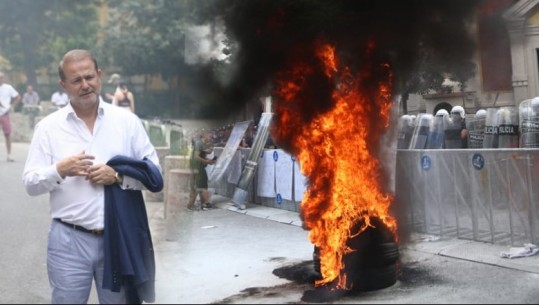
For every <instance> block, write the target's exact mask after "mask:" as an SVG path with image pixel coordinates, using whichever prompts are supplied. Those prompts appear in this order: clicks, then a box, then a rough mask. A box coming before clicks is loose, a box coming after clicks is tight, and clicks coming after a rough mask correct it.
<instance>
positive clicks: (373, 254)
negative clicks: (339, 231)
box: [301, 219, 399, 303]
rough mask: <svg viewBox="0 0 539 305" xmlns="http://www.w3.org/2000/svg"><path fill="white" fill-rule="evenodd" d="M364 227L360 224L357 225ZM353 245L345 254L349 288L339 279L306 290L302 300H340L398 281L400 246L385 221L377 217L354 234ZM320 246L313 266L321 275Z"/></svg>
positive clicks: (350, 241)
mask: <svg viewBox="0 0 539 305" xmlns="http://www.w3.org/2000/svg"><path fill="white" fill-rule="evenodd" d="M357 227H358V228H359V227H360V226H359V225H358V226H357ZM348 246H350V248H351V249H353V251H352V252H350V253H348V254H346V255H345V256H344V258H343V263H344V265H345V270H343V271H342V272H343V273H344V274H345V275H346V278H347V287H349V288H348V289H342V288H338V287H337V285H336V283H335V282H331V283H328V284H324V285H321V286H317V287H315V288H314V289H313V290H307V291H305V292H304V294H303V296H302V298H301V300H302V301H305V302H310V303H323V302H331V301H334V300H337V299H339V298H341V297H344V296H346V295H347V294H349V293H358V292H365V291H372V290H378V289H382V288H386V287H389V286H392V285H393V284H395V283H396V282H397V277H398V272H399V246H398V244H397V242H396V241H395V239H394V237H393V235H392V234H391V232H390V231H389V230H388V229H387V228H386V227H385V226H384V224H383V222H382V221H380V220H378V219H373V221H372V226H371V227H369V228H367V229H366V230H365V231H363V232H362V233H361V234H359V235H357V236H355V237H353V238H351V239H350V240H349V241H348ZM320 267H321V262H320V258H319V249H318V248H317V247H316V246H315V247H314V251H313V268H314V271H315V272H316V273H317V274H319V275H320V276H321V272H320V271H321V270H320Z"/></svg>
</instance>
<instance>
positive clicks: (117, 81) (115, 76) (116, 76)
mask: <svg viewBox="0 0 539 305" xmlns="http://www.w3.org/2000/svg"><path fill="white" fill-rule="evenodd" d="M120 78H121V77H120V74H118V73H114V74H112V75H111V76H110V78H109V80H108V81H107V83H109V84H111V85H114V93H112V94H111V93H108V92H107V93H105V98H106V99H107V100H109V101H110V102H111V103H112V100H113V99H114V96H115V95H116V93H118V92H119V91H120V88H119V86H118V85H119V84H120Z"/></svg>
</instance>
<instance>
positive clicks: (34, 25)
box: [0, 0, 99, 82]
mask: <svg viewBox="0 0 539 305" xmlns="http://www.w3.org/2000/svg"><path fill="white" fill-rule="evenodd" d="M97 3H98V1H97V0H90V1H70V0H40V1H34V0H17V1H7V0H3V1H0V53H1V54H2V55H3V56H4V57H6V58H7V59H8V60H9V61H10V62H11V64H12V65H13V66H14V67H15V68H18V69H20V70H23V69H24V71H25V73H26V76H27V78H28V79H29V81H30V82H32V79H34V80H35V71H36V69H38V68H41V67H45V68H50V67H52V68H56V65H57V63H58V59H59V58H60V57H61V56H62V55H63V54H64V53H65V52H66V51H67V50H69V49H72V48H88V49H95V46H96V43H97V32H98V29H99V27H98V23H97V14H96V8H97Z"/></svg>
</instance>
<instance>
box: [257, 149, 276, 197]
mask: <svg viewBox="0 0 539 305" xmlns="http://www.w3.org/2000/svg"><path fill="white" fill-rule="evenodd" d="M274 151H276V150H274V149H268V150H264V151H263V152H262V154H261V156H260V158H259V159H258V170H257V179H256V180H257V188H256V189H257V195H258V196H259V197H268V198H275V196H276V195H277V194H276V192H275V191H276V190H275V161H273V152H274Z"/></svg>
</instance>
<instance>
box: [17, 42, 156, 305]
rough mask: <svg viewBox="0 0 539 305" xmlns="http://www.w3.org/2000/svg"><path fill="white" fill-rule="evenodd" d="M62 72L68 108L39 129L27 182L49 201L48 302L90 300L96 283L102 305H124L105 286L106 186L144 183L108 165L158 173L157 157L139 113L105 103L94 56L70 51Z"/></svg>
mask: <svg viewBox="0 0 539 305" xmlns="http://www.w3.org/2000/svg"><path fill="white" fill-rule="evenodd" d="M58 71H59V75H60V81H59V83H60V85H61V86H62V87H63V88H64V89H65V91H66V92H67V94H68V96H69V99H70V103H69V104H68V105H66V106H65V107H62V108H60V109H58V110H57V111H55V112H53V113H51V114H49V115H48V116H46V117H45V118H43V119H41V120H40V121H39V122H38V123H37V124H36V126H35V130H34V134H33V138H32V141H31V143H30V149H29V151H28V157H27V160H26V164H25V168H24V171H23V177H22V178H23V183H24V186H25V188H26V191H27V193H28V194H29V195H31V196H38V195H42V194H47V193H48V194H49V196H50V205H51V208H50V214H51V218H52V219H53V220H52V222H51V227H50V230H49V237H48V246H47V271H48V275H49V282H50V284H51V289H52V299H51V303H53V304H55V303H71V304H77V303H86V302H87V301H88V298H89V294H90V291H91V289H92V282H93V281H94V280H95V287H96V290H97V294H98V298H99V302H100V303H101V304H104V303H110V304H122V303H123V304H125V303H126V295H125V289H122V290H121V291H120V292H113V291H111V290H108V289H103V287H102V283H103V275H104V269H103V268H104V249H103V248H104V242H103V229H104V227H105V223H104V197H105V196H104V187H105V185H113V184H115V183H118V184H119V185H120V186H121V188H122V189H124V190H126V191H129V189H139V190H140V189H142V184H141V183H140V181H138V180H135V179H133V178H131V177H128V176H125V177H122V176H121V175H119V173H118V172H116V171H115V170H114V169H113V168H112V167H110V166H108V165H106V163H107V161H108V160H110V159H111V158H113V157H114V156H117V155H122V156H126V157H130V158H134V159H137V160H143V159H147V160H150V161H151V162H153V163H154V164H155V165H157V167H158V168H159V169H161V167H160V165H159V158H158V156H157V153H156V151H155V148H154V146H153V145H152V144H151V142H150V139H149V137H148V135H147V134H146V131H145V129H144V126H143V124H142V122H141V121H140V119H139V118H138V117H137V116H136V115H135V114H133V113H131V112H129V111H124V110H123V109H120V108H119V107H116V106H113V105H111V104H108V103H105V102H102V101H101V99H100V91H101V81H102V80H101V76H102V75H101V74H102V72H101V69H99V68H98V66H97V61H96V60H95V58H94V57H93V55H92V54H91V53H90V52H88V51H86V50H71V51H69V52H67V53H66V54H65V55H64V57H63V58H62V60H61V61H60V65H59V69H58ZM107 230H108V228H107Z"/></svg>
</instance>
